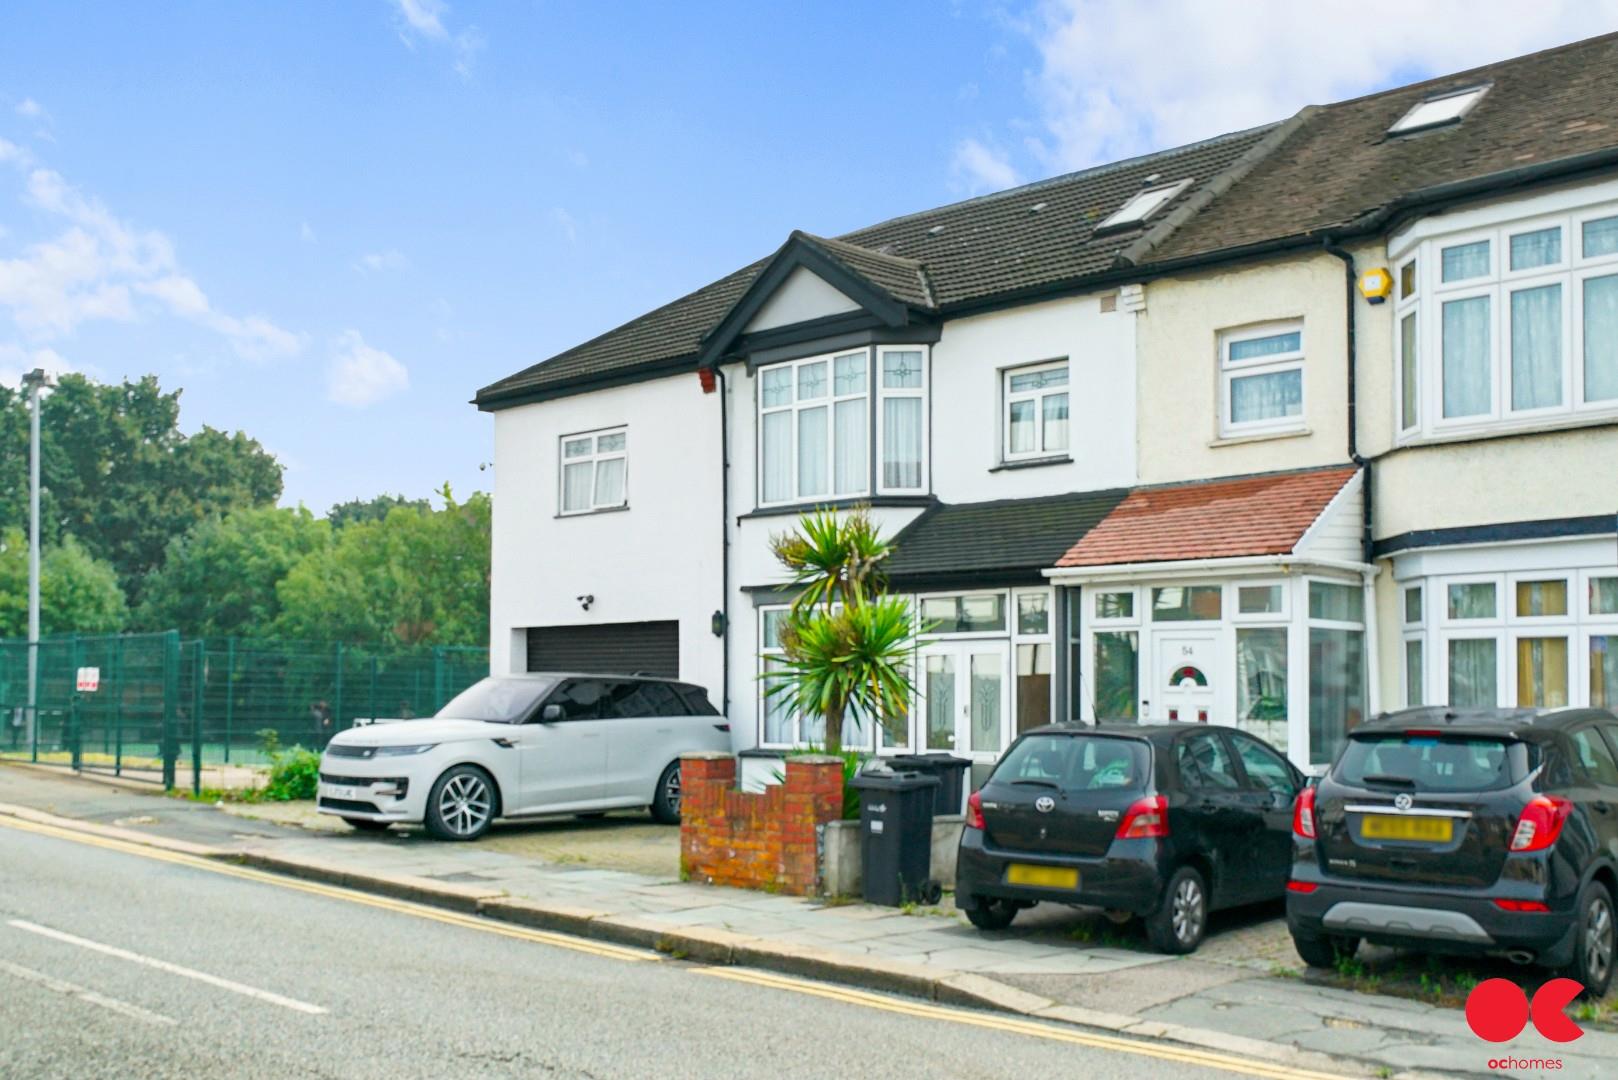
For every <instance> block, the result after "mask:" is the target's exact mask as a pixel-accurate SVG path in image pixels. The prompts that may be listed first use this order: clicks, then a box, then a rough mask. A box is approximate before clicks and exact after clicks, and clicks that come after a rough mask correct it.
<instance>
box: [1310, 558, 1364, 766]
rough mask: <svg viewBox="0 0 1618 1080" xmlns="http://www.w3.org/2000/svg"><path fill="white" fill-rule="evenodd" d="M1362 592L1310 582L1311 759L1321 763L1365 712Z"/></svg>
mask: <svg viewBox="0 0 1618 1080" xmlns="http://www.w3.org/2000/svg"><path fill="white" fill-rule="evenodd" d="M1365 709H1366V673H1365V594H1364V592H1363V591H1362V589H1361V588H1360V586H1358V585H1346V584H1341V583H1338V582H1330V581H1311V582H1309V760H1310V763H1311V764H1317V765H1318V764H1324V763H1326V762H1329V761H1331V759H1332V758H1333V757H1334V756H1335V755H1336V753H1337V749H1338V747H1340V746H1342V744H1343V741H1344V740H1345V739H1346V738H1347V737H1348V733H1349V732H1350V731H1353V730H1354V729H1355V728H1356V727H1358V726H1359V724H1360V722H1361V721H1363V720H1364V719H1365V716H1366V711H1365Z"/></svg>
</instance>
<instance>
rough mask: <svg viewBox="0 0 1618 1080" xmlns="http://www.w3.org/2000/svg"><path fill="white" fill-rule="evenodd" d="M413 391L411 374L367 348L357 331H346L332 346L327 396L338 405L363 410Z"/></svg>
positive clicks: (384, 354)
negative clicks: (409, 390)
mask: <svg viewBox="0 0 1618 1080" xmlns="http://www.w3.org/2000/svg"><path fill="white" fill-rule="evenodd" d="M409 388H410V372H408V371H406V370H405V366H404V365H403V364H401V363H399V361H397V360H395V359H394V358H393V357H392V356H390V355H389V354H387V353H385V352H383V351H382V350H381V349H378V348H376V347H375V346H372V345H367V344H366V343H365V339H364V338H363V337H361V336H360V332H359V331H358V330H345V331H344V332H343V333H341V334H339V335H338V336H337V337H336V338H335V339H334V340H333V341H332V345H331V362H330V363H329V364H328V365H327V368H326V396H327V397H328V398H329V399H330V400H332V401H335V402H336V403H337V404H339V405H349V406H352V407H354V408H363V407H365V406H367V405H373V404H375V403H376V402H378V401H381V400H382V399H383V398H387V397H392V396H393V395H394V394H398V393H401V392H403V391H405V390H408V389H409Z"/></svg>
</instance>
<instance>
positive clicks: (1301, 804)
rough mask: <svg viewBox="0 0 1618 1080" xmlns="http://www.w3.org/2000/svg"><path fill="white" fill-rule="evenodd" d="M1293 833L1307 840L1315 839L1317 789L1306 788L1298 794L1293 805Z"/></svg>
mask: <svg viewBox="0 0 1618 1080" xmlns="http://www.w3.org/2000/svg"><path fill="white" fill-rule="evenodd" d="M1292 831H1293V832H1294V833H1296V834H1297V835H1298V836H1301V837H1303V838H1304V839H1305V840H1313V839H1314V838H1315V789H1314V788H1312V787H1306V788H1304V789H1303V790H1302V791H1300V792H1298V800H1297V802H1294V803H1293V804H1292Z"/></svg>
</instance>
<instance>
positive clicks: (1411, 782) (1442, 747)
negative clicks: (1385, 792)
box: [1332, 732, 1530, 792]
mask: <svg viewBox="0 0 1618 1080" xmlns="http://www.w3.org/2000/svg"><path fill="white" fill-rule="evenodd" d="M1529 757H1530V751H1529V747H1528V746H1527V745H1526V744H1524V743H1521V742H1518V741H1517V740H1515V739H1503V738H1491V737H1489V736H1472V735H1417V734H1412V733H1404V732H1396V733H1391V734H1387V735H1362V736H1356V737H1354V738H1350V739H1349V741H1348V745H1347V746H1346V747H1344V749H1343V756H1342V757H1341V758H1340V759H1339V760H1338V762H1337V766H1336V768H1334V769H1333V770H1332V778H1333V779H1335V780H1337V781H1339V782H1341V783H1344V784H1352V785H1354V786H1355V787H1387V788H1390V789H1397V788H1409V789H1410V790H1413V791H1436V792H1443V791H1456V792H1461V791H1499V790H1501V789H1502V788H1508V787H1510V786H1512V785H1513V784H1516V783H1518V782H1520V781H1521V780H1522V778H1523V777H1525V776H1527V775H1528V770H1529V768H1530V764H1529Z"/></svg>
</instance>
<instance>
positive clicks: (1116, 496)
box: [883, 488, 1129, 584]
mask: <svg viewBox="0 0 1618 1080" xmlns="http://www.w3.org/2000/svg"><path fill="white" fill-rule="evenodd" d="M1128 494H1129V491H1128V489H1125V488H1115V489H1108V490H1105V491H1079V492H1072V493H1069V494H1065V495H1044V496H1040V497H1038V498H1031V499H999V500H996V501H994V502H979V503H949V504H943V505H940V506H936V507H933V508H932V509H930V510H928V511H927V512H926V513H924V514H922V515H921V516H920V517H918V518H917V519H916V520H915V521H913V522H911V523H910V524H909V525H907V526H906V527H905V528H904V529H903V530H902V531H901V532H899V534H898V535H897V536H895V537H894V538H893V543H894V553H893V555H892V556H891V557H890V558H889V559H888V561H887V562H886V563H885V564H884V566H883V570H884V571H885V572H886V573H887V575H888V576H889V578H890V579H892V580H894V582H895V583H896V584H899V583H902V582H903V581H904V580H906V579H913V578H942V577H947V576H950V575H970V574H976V573H994V574H1006V575H1011V574H1014V573H1016V572H1019V571H1023V572H1037V571H1039V570H1042V569H1044V568H1046V567H1049V566H1055V565H1056V560H1057V559H1059V558H1061V557H1062V556H1063V555H1065V554H1066V553H1067V551H1068V549H1069V548H1071V547H1072V546H1073V545H1075V544H1077V543H1078V542H1079V541H1080V540H1082V539H1083V538H1084V536H1085V534H1086V533H1088V532H1089V531H1090V530H1091V529H1092V528H1094V527H1095V526H1096V525H1097V524H1099V523H1100V521H1101V519H1102V518H1104V517H1106V516H1107V515H1108V514H1109V513H1111V512H1112V509H1113V508H1114V507H1115V506H1117V505H1118V504H1119V503H1120V502H1122V501H1123V500H1124V497H1125V496H1127V495H1128Z"/></svg>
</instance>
